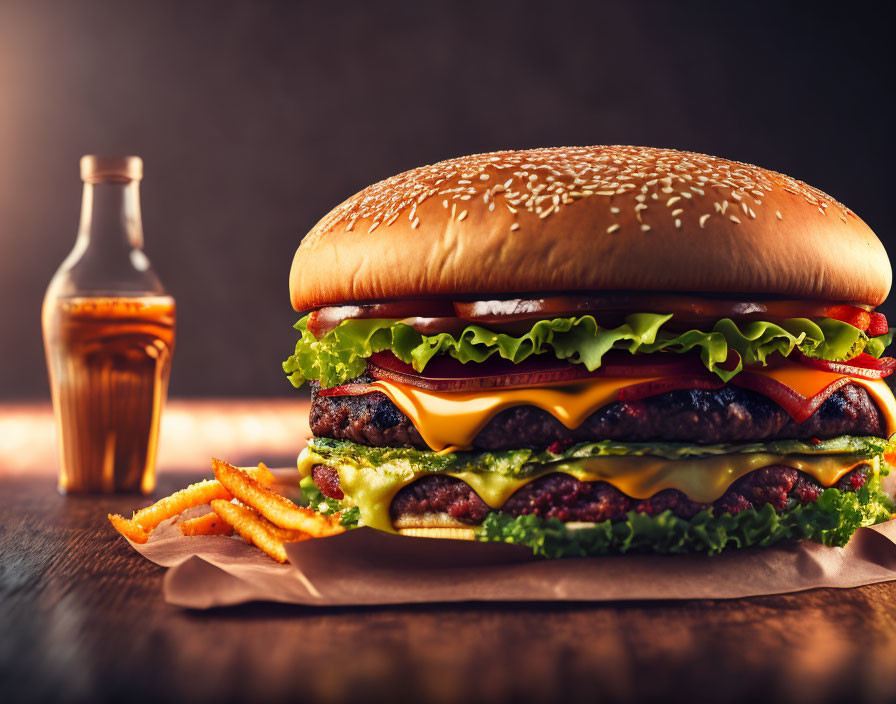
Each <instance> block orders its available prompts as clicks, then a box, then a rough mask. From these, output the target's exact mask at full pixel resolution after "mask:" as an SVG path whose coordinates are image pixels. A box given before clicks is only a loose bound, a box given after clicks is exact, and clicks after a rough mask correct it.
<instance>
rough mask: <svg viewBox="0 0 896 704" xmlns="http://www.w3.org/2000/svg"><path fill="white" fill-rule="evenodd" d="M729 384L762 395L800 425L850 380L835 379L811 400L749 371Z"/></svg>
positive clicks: (770, 379) (843, 378)
mask: <svg viewBox="0 0 896 704" xmlns="http://www.w3.org/2000/svg"><path fill="white" fill-rule="evenodd" d="M729 383H730V384H733V385H735V386H740V387H741V388H744V389H750V390H752V391H756V392H758V393H760V394H762V395H763V396H765V397H766V398H769V399H771V400H772V401H774V402H775V403H777V404H778V405H779V406H781V408H783V409H784V410H785V411H787V413H788V415H789V416H790V417H791V418H793V419H794V420H795V421H796V422H797V423H802V422H803V421H805V420H806V419H807V418H809V416H811V415H812V414H813V413H815V411H817V410H818V408H819V407H820V406H821V404H823V403H824V402H825V401H826V400H827V399H828V397H829V396H830V395H831V394H833V393H834V392H835V391H837V389H840V388H841V387H843V386H846V385H847V384H849V383H850V379H849V378H848V377H842V378H840V379H837V380H836V381H834V382H832V383H830V384H828V385H827V386H826V387H825V388H824V389H822V390H821V391H820V392H819V393H817V394H815V396H812V397H811V398H806V397H805V396H803V395H802V394H799V393H797V392H796V391H794V390H793V389H791V388H790V387H789V386H787V385H786V384H782V383H781V382H780V381H777V380H775V379H772V378H770V377H767V376H765V375H763V374H755V373H753V372H750V371H743V372H741V373H740V374H738V375H737V376H736V377H734V378H733V379H732V380H731V381H730V382H729Z"/></svg>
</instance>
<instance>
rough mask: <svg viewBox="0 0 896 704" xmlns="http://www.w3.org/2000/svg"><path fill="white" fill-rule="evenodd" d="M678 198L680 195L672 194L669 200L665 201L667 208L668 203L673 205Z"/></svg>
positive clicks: (679, 198)
mask: <svg viewBox="0 0 896 704" xmlns="http://www.w3.org/2000/svg"><path fill="white" fill-rule="evenodd" d="M680 200H681V196H672V197H671V198H670V199H669V200H667V201H666V207H667V208H668V207H669V206H670V205H675V204H676V203H677V202H678V201H680Z"/></svg>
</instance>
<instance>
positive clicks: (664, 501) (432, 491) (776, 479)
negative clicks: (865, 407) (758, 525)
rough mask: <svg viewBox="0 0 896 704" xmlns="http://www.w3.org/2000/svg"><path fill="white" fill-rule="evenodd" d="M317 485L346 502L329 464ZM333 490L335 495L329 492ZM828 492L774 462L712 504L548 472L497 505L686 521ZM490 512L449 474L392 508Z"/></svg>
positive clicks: (520, 510) (546, 514)
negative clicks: (668, 515) (644, 494)
mask: <svg viewBox="0 0 896 704" xmlns="http://www.w3.org/2000/svg"><path fill="white" fill-rule="evenodd" d="M868 474H869V468H868V466H867V465H863V466H861V467H858V468H856V469H854V470H852V471H851V472H849V473H847V474H846V475H844V476H843V477H842V478H841V479H840V481H838V482H837V484H836V485H835V486H836V487H837V488H838V489H840V490H841V491H857V490H858V489H860V488H861V487H862V486H864V485H865V482H867V480H868ZM312 476H313V478H314V482H315V483H316V484H317V486H318V488H320V490H321V491H322V492H323V493H324V494H326V495H328V496H331V498H342V491H341V490H340V489H339V477H338V475H337V473H336V470H334V469H332V468H331V467H325V466H323V465H317V466H316V467H314V469H313V470H312ZM334 487H335V490H336V492H338V496H337V495H336V493H335V492H334V493H329V492H331V491H333V488H334ZM822 491H824V487H822V486H821V485H820V484H819V483H818V482H817V481H816V480H815V479H813V478H812V477H810V476H809V475H808V474H805V473H804V472H800V471H799V470H796V469H794V468H793V467H786V466H783V465H773V466H770V467H765V468H763V469H757V470H755V471H753V472H750V473H749V474H747V475H745V476H743V477H741V478H740V479H738V480H737V481H736V482H734V483H733V484H732V485H731V486H730V487H729V488H728V490H727V491H726V492H725V493H724V495H723V496H722V497H721V498H719V499H718V500H717V501H715V502H713V503H712V504H703V503H699V502H696V501H692V500H690V499H689V498H688V497H687V496H686V495H685V494H683V493H682V492H680V491H678V490H676V489H666V490H664V491H660V492H658V493H656V494H654V495H653V496H651V497H650V498H649V499H633V498H631V497H630V496H627V495H626V494H624V493H622V492H621V491H619V490H618V489H616V488H615V487H614V486H612V485H611V484H608V483H607V482H582V481H579V480H578V479H576V478H575V477H572V476H570V475H568V474H560V473H555V474H548V475H545V476H543V477H540V478H538V479H536V480H534V481H533V482H530V483H529V484H526V485H525V486H523V487H521V488H520V489H518V490H517V491H516V492H515V493H514V494H513V495H512V496H511V497H510V498H509V499H508V500H507V502H506V503H505V504H504V505H503V506H502V507H501V508H500V511H501V512H502V513H507V514H510V515H512V516H520V515H525V514H533V515H536V516H539V517H541V518H557V519H559V520H561V521H567V522H568V521H583V522H595V523H599V522H601V521H606V520H610V521H618V520H622V519H624V518H625V515H626V514H627V513H628V512H629V511H635V512H637V513H646V514H647V515H649V516H655V515H657V514H660V513H662V512H663V511H666V510H670V511H671V512H672V513H673V514H674V515H676V516H678V517H680V518H685V519H689V518H692V517H693V516H694V515H696V514H697V513H699V512H700V511H702V510H704V509H707V508H710V507H712V509H713V510H714V512H715V513H717V514H718V513H740V512H741V511H744V510H746V509H749V508H761V507H762V506H764V505H765V504H771V505H772V507H773V508H774V509H775V511H778V512H780V511H783V510H784V508H785V507H786V505H787V503H788V501H796V502H798V503H800V504H809V503H812V502H813V501H815V500H816V499H817V498H818V496H819V495H820V494H821V492H822ZM492 510H494V509H492V508H490V507H489V506H488V505H487V504H486V503H485V502H484V501H483V500H482V499H481V498H480V497H479V495H478V494H477V493H476V492H475V491H473V489H472V487H470V485H469V484H467V483H466V482H464V481H462V480H460V479H457V478H456V477H449V476H447V475H444V474H434V475H432V476H427V477H423V478H421V479H418V480H417V481H416V482H414V483H413V484H410V485H408V486H406V487H404V488H403V489H401V491H399V492H398V494H396V496H395V498H394V499H393V501H392V506H391V509H390V512H391V516H392V520H393V521H395V520H397V519H399V518H408V517H414V516H423V515H426V514H447V515H449V516H451V517H452V518H454V519H455V520H457V521H460V522H461V523H466V524H470V525H478V524H479V523H482V521H483V520H485V517H486V516H487V515H488V513H489V512H490V511H492Z"/></svg>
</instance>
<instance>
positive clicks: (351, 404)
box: [310, 377, 885, 450]
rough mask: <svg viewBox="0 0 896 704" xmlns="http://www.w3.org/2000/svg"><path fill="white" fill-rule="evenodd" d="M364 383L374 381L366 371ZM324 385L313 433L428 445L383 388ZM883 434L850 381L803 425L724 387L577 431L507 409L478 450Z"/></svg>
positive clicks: (610, 410)
mask: <svg viewBox="0 0 896 704" xmlns="http://www.w3.org/2000/svg"><path fill="white" fill-rule="evenodd" d="M359 381H369V379H367V378H365V377H362V378H361V379H359ZM318 388H319V387H318V384H317V382H313V383H312V394H313V396H312V403H311V418H310V420H311V432H312V433H314V435H315V436H317V437H329V438H336V439H340V440H351V441H352V442H356V443H359V444H361V445H371V446H374V447H385V446H397V447H416V448H420V449H428V448H427V446H426V443H425V442H423V438H421V437H420V433H419V432H417V429H416V428H415V427H414V425H413V423H411V421H410V419H409V418H408V417H407V416H405V415H404V414H403V413H402V412H401V411H400V410H399V409H398V408H397V407H396V406H395V404H394V403H392V401H390V400H389V398H388V397H386V395H385V394H382V393H380V392H375V393H371V394H366V395H364V396H319V395H317V390H318ZM884 434H885V431H884V423H883V418H882V417H881V413H880V411H879V410H878V408H877V406H876V405H875V404H874V402H873V401H872V400H871V397H870V396H869V395H868V392H867V391H866V390H865V389H863V388H862V387H860V386H855V385H852V384H849V385H847V386H844V387H843V388H841V389H839V390H838V391H837V392H835V393H834V394H832V395H831V396H830V397H829V398H828V399H827V400H826V401H825V402H824V403H823V404H822V405H821V406H820V407H819V409H818V410H817V411H816V412H815V413H814V414H812V416H811V417H810V418H809V419H808V420H806V421H805V422H803V423H797V422H795V421H794V420H793V419H792V418H791V417H790V416H789V415H788V414H787V412H786V411H784V409H782V408H781V407H780V406H778V405H777V404H776V403H775V402H774V401H771V400H770V399H768V398H766V397H765V396H763V395H762V394H759V393H757V392H755V391H750V390H748V389H742V388H739V387H736V386H725V387H722V388H721V389H717V390H699V389H691V390H683V391H670V392H667V393H664V394H660V395H658V396H653V397H651V398H646V399H643V400H641V401H616V402H614V403H611V404H608V405H606V406H603V407H602V408H600V409H598V410H597V411H595V412H594V413H593V414H591V415H590V416H589V417H588V418H587V419H586V420H585V422H584V423H583V424H582V425H580V426H579V427H578V428H575V429H573V430H570V429H569V428H567V427H565V426H564V425H563V424H562V423H561V422H560V421H558V420H557V419H556V418H554V417H553V416H552V415H551V414H550V413H547V412H546V411H543V410H541V409H540V408H535V407H534V406H517V407H514V408H508V409H507V410H504V411H501V412H500V413H498V414H497V415H495V416H494V417H493V418H492V419H491V420H490V421H489V422H488V424H487V425H486V426H485V427H484V428H483V429H482V431H480V433H479V434H478V435H477V436H476V438H475V440H474V441H473V446H474V448H475V449H478V450H504V449H513V448H519V447H532V448H544V447H547V446H548V445H551V444H553V443H561V444H567V443H576V442H585V441H591V440H621V441H628V442H644V441H666V442H695V443H720V442H725V443H736V442H759V441H762V440H778V439H804V440H807V439H811V438H828V437H836V436H838V435H876V436H883V435H884Z"/></svg>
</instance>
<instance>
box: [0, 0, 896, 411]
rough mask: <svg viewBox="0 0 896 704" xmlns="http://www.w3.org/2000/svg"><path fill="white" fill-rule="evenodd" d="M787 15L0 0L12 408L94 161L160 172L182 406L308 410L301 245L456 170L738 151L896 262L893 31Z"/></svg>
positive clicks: (157, 246) (151, 199) (2, 253)
mask: <svg viewBox="0 0 896 704" xmlns="http://www.w3.org/2000/svg"><path fill="white" fill-rule="evenodd" d="M780 5H781V6H780V7H775V6H774V5H771V4H764V3H748V4H743V3H735V4H732V6H731V9H728V5H727V4H726V3H711V4H702V3H645V2H640V3H635V2H632V3H619V4H607V3H583V4H577V3H562V4H561V3H540V4H539V6H538V7H535V8H528V7H527V5H526V4H525V3H506V4H505V3H501V2H489V3H475V2H470V3H457V4H448V3H441V2H440V3H431V4H430V3H419V4H418V3H359V4H357V5H353V4H349V3H338V2H321V3H299V2H292V3H286V2H283V3H274V2H242V3H228V2H220V1H208V2H178V1H165V2H160V1H158V0H157V1H154V2H146V3H138V2H122V1H120V0H119V1H105V2H104V1H101V0H88V1H83V0H82V1H81V2H41V1H32V2H16V1H11V2H10V1H6V0H0V324H2V328H0V361H2V363H0V399H4V398H6V399H10V398H44V397H46V396H47V385H46V380H45V371H44V362H43V356H42V348H41V342H40V324H39V309H40V301H41V297H42V295H43V291H44V288H45V287H46V284H47V282H48V281H49V279H50V276H51V275H52V273H53V271H54V270H55V268H56V266H57V265H58V264H59V263H60V262H61V260H62V259H63V258H64V256H65V254H66V253H67V252H68V250H69V249H70V248H71V246H72V244H73V242H74V235H75V229H76V226H77V219H78V210H79V204H80V202H79V198H80V183H79V180H78V171H77V160H78V158H79V157H80V156H81V154H84V153H88V152H101V153H109V154H115V153H136V154H140V155H141V156H143V157H144V159H145V162H146V180H145V182H144V187H143V205H144V224H145V228H146V235H147V250H148V253H149V255H150V257H151V258H152V259H153V261H154V263H155V265H156V268H157V270H158V271H159V273H160V274H161V276H162V278H163V280H164V281H165V282H166V283H167V285H168V287H169V289H170V290H171V292H173V293H174V294H175V296H176V297H177V299H178V304H179V308H180V310H179V314H180V320H179V342H178V349H177V353H176V355H175V361H174V374H173V378H172V388H171V391H172V394H173V395H212V394H222V395H224V394H226V395H249V394H251V395H263V394H289V393H294V392H292V390H291V388H290V387H289V385H288V384H287V383H286V382H285V380H283V378H282V375H281V373H280V371H279V363H280V360H281V359H282V358H283V357H285V356H286V355H287V354H288V352H289V350H290V349H291V347H292V343H293V339H294V337H293V331H292V330H291V328H290V325H291V324H292V323H293V322H294V320H295V318H296V316H295V315H294V313H293V312H292V310H291V308H290V306H289V303H288V295H287V274H288V269H289V263H290V258H291V256H292V253H293V251H294V249H295V246H296V245H297V243H298V240H299V238H300V236H301V235H302V234H303V233H304V232H305V231H306V230H307V229H308V228H309V227H310V226H311V225H312V224H313V223H314V222H315V221H316V220H317V219H318V218H319V217H320V216H321V215H323V214H324V213H325V212H326V211H327V210H329V209H330V208H331V207H332V206H334V205H335V204H337V203H338V202H339V201H341V200H342V199H343V198H345V197H347V196H349V195H350V194H352V193H353V192H355V191H356V190H358V189H360V188H362V187H363V186H365V185H367V184H369V183H371V182H373V181H376V180H378V179H380V178H383V177H386V176H389V175H391V174H393V173H395V172H398V171H401V170H404V169H407V168H411V167H414V166H417V165H420V164H422V163H427V162H432V161H435V160H438V159H442V158H447V157H451V156H457V155H460V154H465V153H471V152H476V151H486V150H492V149H502V148H523V147H531V146H544V145H563V144H594V143H632V144H647V145H657V146H672V147H679V148H684V149H692V150H696V151H703V152H709V153H712V154H718V155H722V156H727V157H732V158H735V159H740V160H745V161H750V162H754V163H758V164H760V165H763V166H766V167H769V168H773V169H777V170H781V171H784V172H787V173H789V174H792V175H793V176H796V177H798V178H802V179H804V180H806V181H808V182H809V183H811V184H813V185H816V186H818V187H820V188H822V189H823V190H825V191H828V192H829V193H831V194H832V195H834V196H835V197H837V198H839V199H840V200H842V201H844V202H845V203H847V204H848V205H850V206H851V207H852V208H853V209H854V210H856V211H857V212H858V213H859V215H861V216H862V217H863V218H865V220H866V221H867V222H868V223H869V224H870V225H871V226H872V227H873V228H874V229H875V230H876V231H877V232H878V233H879V234H880V235H881V237H882V238H883V239H884V241H885V242H886V243H887V244H889V246H890V247H891V249H892V248H893V245H894V244H896V237H894V235H893V234H892V232H893V210H892V206H891V205H890V201H891V200H892V197H893V195H892V187H893V177H892V173H893V172H892V169H893V166H892V165H893V163H894V158H893V157H894V140H893V137H892V135H891V128H892V119H893V115H892V97H891V96H892V87H893V68H892V67H893V65H894V62H893V58H894V57H893V53H894V49H893V48H892V47H893V43H892V42H891V41H890V40H891V36H890V35H891V34H892V25H891V24H890V23H889V22H888V21H886V19H885V18H884V17H881V16H878V14H877V12H876V11H874V10H873V9H868V8H869V7H870V8H873V7H874V5H870V6H865V7H863V6H862V5H861V4H858V3H854V2H850V3H844V4H841V5H840V9H838V10H837V11H835V12H829V11H826V10H825V9H824V5H823V4H815V5H805V6H798V5H797V4H795V3H780ZM878 7H880V5H878ZM884 310H885V312H889V314H890V315H893V314H894V313H896V306H892V305H891V306H889V307H885V308H884Z"/></svg>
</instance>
